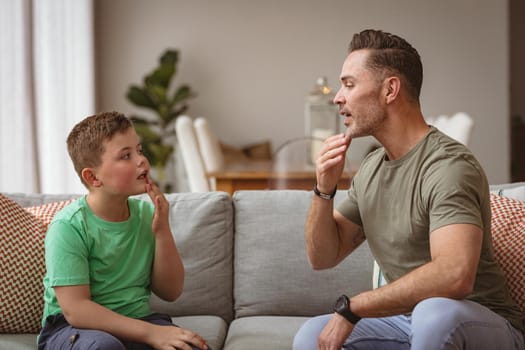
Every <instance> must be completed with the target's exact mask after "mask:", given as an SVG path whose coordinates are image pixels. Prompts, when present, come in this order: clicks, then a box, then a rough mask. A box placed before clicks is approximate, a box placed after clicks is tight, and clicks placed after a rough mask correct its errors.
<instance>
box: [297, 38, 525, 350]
mask: <svg viewBox="0 0 525 350" xmlns="http://www.w3.org/2000/svg"><path fill="white" fill-rule="evenodd" d="M340 80H341V88H340V89H339V91H338V93H337V95H336V96H335V98H334V102H335V103H337V104H338V105H339V108H340V114H341V115H342V116H343V117H344V124H345V125H346V127H347V132H346V133H345V134H342V135H336V136H333V137H330V138H328V139H327V140H326V141H325V142H324V145H323V147H322V149H321V151H320V153H319V155H318V158H317V161H316V172H317V185H316V187H315V189H314V192H315V194H316V195H315V196H314V197H313V200H312V203H311V207H310V211H309V215H308V219H307V223H306V232H305V239H306V247H307V254H308V258H309V261H310V264H311V265H312V267H313V268H314V269H326V268H331V267H334V266H336V265H337V264H338V263H339V262H341V261H342V260H343V259H344V258H346V257H347V256H348V255H349V254H350V253H351V252H352V251H353V250H354V249H356V248H357V247H358V246H359V245H360V244H361V243H362V242H363V241H364V240H365V239H366V240H367V241H368V244H369V246H370V249H371V251H372V253H373V255H374V257H375V259H376V261H377V262H378V264H379V265H380V266H381V268H382V272H383V274H384V275H385V277H386V279H387V280H388V281H389V283H388V284H387V285H386V286H383V287H381V288H378V289H375V290H372V291H367V292H364V293H361V294H358V295H355V296H351V297H350V298H348V297H347V296H345V295H343V296H341V297H340V298H339V299H338V300H337V302H336V303H335V306H334V310H333V311H334V313H333V314H331V315H324V316H319V317H315V318H313V319H311V320H309V321H307V322H306V323H305V324H304V325H303V327H302V328H301V329H300V330H299V332H298V333H297V335H296V337H295V340H294V349H341V348H342V347H344V348H345V349H418V350H432V349H477V350H480V349H496V348H497V349H521V350H522V349H524V345H523V336H522V334H521V331H522V329H523V328H522V327H523V323H522V322H523V320H522V315H521V312H520V310H519V308H518V306H517V305H516V304H515V303H514V302H513V301H512V300H511V298H510V297H509V294H508V291H507V289H506V287H505V280H504V276H503V274H502V271H501V270H500V268H499V266H498V265H497V264H496V263H495V261H494V257H493V250H492V241H491V236H490V201H489V188H488V182H487V179H486V176H485V174H484V172H483V169H482V168H481V166H480V165H479V163H478V161H477V160H476V159H475V157H474V156H473V155H472V153H471V152H470V151H469V150H468V149H467V148H466V147H465V146H463V145H461V144H460V143H458V142H456V141H454V140H452V139H451V138H449V137H447V136H445V135H444V134H442V133H441V132H439V131H438V130H437V129H435V128H433V127H431V126H429V125H427V124H426V122H425V120H424V118H423V115H422V112H421V108H420V104H419V94H420V90H421V84H422V80H423V69H422V64H421V59H420V57H419V54H418V52H417V51H416V50H415V49H414V48H413V47H412V46H411V45H410V44H409V43H407V42H406V41H405V40H404V39H402V38H400V37H398V36H396V35H392V34H390V33H385V32H382V31H376V30H365V31H363V32H361V33H359V34H355V35H354V37H353V39H352V42H351V43H350V49H349V54H348V56H347V57H346V59H345V61H344V63H343V67H342V71H341V77H340ZM368 135H370V136H373V137H375V138H376V139H377V141H379V142H380V143H381V145H382V146H383V147H382V148H380V149H378V150H376V151H374V152H372V153H371V154H369V155H368V156H367V157H366V159H365V160H364V161H363V163H362V165H361V167H360V169H359V172H358V173H357V174H356V176H355V177H354V179H353V181H352V186H351V188H350V190H349V191H348V195H347V198H346V199H345V200H344V201H343V202H342V203H341V204H339V205H338V206H337V208H336V209H335V210H334V207H333V199H332V198H333V197H334V195H335V191H336V184H337V181H338V179H339V177H340V176H341V173H342V170H343V167H344V162H345V153H346V151H347V150H348V148H349V146H350V142H351V140H352V138H356V137H361V136H368Z"/></svg>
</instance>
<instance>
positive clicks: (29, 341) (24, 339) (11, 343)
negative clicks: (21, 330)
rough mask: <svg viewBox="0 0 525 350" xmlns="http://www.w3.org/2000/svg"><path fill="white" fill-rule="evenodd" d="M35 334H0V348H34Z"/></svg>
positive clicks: (9, 349)
mask: <svg viewBox="0 0 525 350" xmlns="http://www.w3.org/2000/svg"><path fill="white" fill-rule="evenodd" d="M36 337H37V334H0V349H5V350H35V349H36Z"/></svg>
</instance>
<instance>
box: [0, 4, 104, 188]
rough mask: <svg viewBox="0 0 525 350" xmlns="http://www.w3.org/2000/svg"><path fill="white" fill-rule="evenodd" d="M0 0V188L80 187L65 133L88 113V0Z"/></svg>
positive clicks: (90, 103) (90, 56)
mask: <svg viewBox="0 0 525 350" xmlns="http://www.w3.org/2000/svg"><path fill="white" fill-rule="evenodd" d="M0 3H1V5H2V11H1V12H0V39H1V41H0V79H1V84H0V169H1V170H0V192H42V193H83V192H85V189H84V188H83V187H82V185H81V184H80V181H79V179H78V177H77V175H76V174H75V172H74V170H73V166H72V165H71V161H70V160H69V157H68V155H67V150H66V143H65V140H66V137H67V134H68V132H69V130H71V128H72V127H73V125H74V124H76V123H77V122H78V121H79V120H81V119H83V118H84V117H85V116H87V115H90V114H93V112H94V106H95V98H94V53H93V4H92V0H75V1H70V0H32V1H31V0H17V1H11V0H1V1H0Z"/></svg>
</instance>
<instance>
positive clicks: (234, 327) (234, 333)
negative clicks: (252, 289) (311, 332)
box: [224, 316, 308, 350]
mask: <svg viewBox="0 0 525 350" xmlns="http://www.w3.org/2000/svg"><path fill="white" fill-rule="evenodd" d="M307 320H308V317H289V316H252V317H242V318H238V319H236V320H235V321H233V322H232V323H231V325H230V329H229V331H228V337H227V338H226V343H225V344H224V350H246V349H250V350H268V349H272V350H288V349H291V348H292V344H293V338H294V336H295V333H297V331H298V330H299V328H300V327H301V326H302V325H303V323H304V322H306V321H307Z"/></svg>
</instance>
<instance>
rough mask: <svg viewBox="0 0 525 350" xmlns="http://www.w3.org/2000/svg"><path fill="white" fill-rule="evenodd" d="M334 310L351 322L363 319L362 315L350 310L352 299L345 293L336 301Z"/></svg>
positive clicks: (354, 322)
mask: <svg viewBox="0 0 525 350" xmlns="http://www.w3.org/2000/svg"><path fill="white" fill-rule="evenodd" d="M333 311H334V312H337V313H338V314H339V315H341V316H343V317H344V318H346V320H347V321H348V322H350V323H351V324H356V323H357V322H359V320H360V319H361V317H359V316H357V315H356V314H354V313H353V312H352V310H350V299H348V297H347V296H346V295H344V294H343V295H341V296H340V297H339V299H337V301H336V302H335V305H334V310H333Z"/></svg>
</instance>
